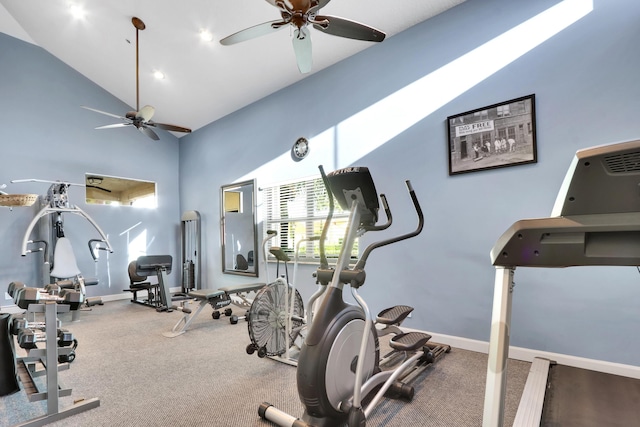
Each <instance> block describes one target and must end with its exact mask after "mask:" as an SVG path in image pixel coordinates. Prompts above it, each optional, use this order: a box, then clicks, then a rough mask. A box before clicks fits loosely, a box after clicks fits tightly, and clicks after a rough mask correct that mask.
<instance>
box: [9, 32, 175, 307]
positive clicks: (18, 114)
mask: <svg viewBox="0 0 640 427" xmlns="http://www.w3.org/2000/svg"><path fill="white" fill-rule="evenodd" d="M80 105H89V106H91V107H94V108H97V109H100V110H104V111H109V112H114V113H117V114H123V113H124V112H126V111H128V110H130V109H131V108H130V107H128V106H126V105H125V104H123V103H122V102H120V101H117V100H116V99H115V98H114V97H113V96H112V95H110V94H109V93H107V92H106V91H104V90H103V89H101V88H99V87H98V86H96V85H95V84H94V83H92V82H91V81H89V80H88V79H86V78H85V77H83V76H82V75H80V74H79V73H77V72H76V71H74V70H73V69H71V68H70V67H68V66H67V65H65V64H64V63H62V62H61V61H60V60H58V59H56V58H54V57H53V56H51V55H50V54H49V53H47V52H46V51H44V50H43V49H41V48H39V47H37V46H33V45H31V44H29V43H25V42H23V41H20V40H18V39H14V38H12V37H9V36H7V35H5V34H2V33H0V117H1V124H2V125H1V126H0V159H2V165H1V166H0V184H3V183H4V184H7V188H6V189H5V190H4V191H6V192H8V193H35V194H41V195H44V194H46V193H47V189H48V188H49V184H43V183H21V184H12V183H10V181H11V180H16V179H26V178H36V179H43V180H61V181H69V182H74V183H83V182H84V176H85V173H95V174H103V175H110V176H118V177H127V178H134V179H141V180H147V181H155V182H156V183H157V186H156V187H157V192H158V204H159V206H158V209H155V210H153V209H137V208H135V209H134V208H131V207H111V206H97V205H87V204H85V202H84V200H85V197H84V188H82V187H73V186H72V187H71V188H70V201H71V203H72V204H75V205H77V206H78V207H79V208H80V209H82V210H84V211H85V212H86V213H87V214H88V215H89V216H91V217H92V218H93V219H94V220H95V221H96V223H97V224H98V225H99V226H100V227H101V228H102V230H103V231H104V232H105V233H106V234H107V235H108V238H109V241H110V243H111V245H112V246H113V248H114V252H113V254H109V255H108V256H107V253H106V252H101V256H100V260H99V262H97V263H95V262H94V261H93V259H92V258H91V255H90V253H89V249H88V246H87V242H88V240H89V239H95V238H99V237H100V236H99V234H98V233H97V232H96V231H95V229H94V228H93V227H92V226H91V225H90V224H89V223H88V221H86V220H84V219H82V218H81V217H80V216H78V215H74V214H66V215H64V230H65V235H66V236H67V237H69V238H70V239H71V241H72V245H73V249H74V253H75V255H76V258H77V261H78V266H79V268H80V270H81V271H82V272H83V275H84V276H85V277H97V278H98V279H99V282H100V283H99V285H98V286H92V287H89V288H87V294H88V295H89V296H94V295H108V294H122V290H123V289H125V288H128V287H129V278H128V275H127V265H128V240H127V239H129V241H130V240H132V239H134V238H135V237H137V236H138V235H139V234H140V233H141V232H142V231H144V230H146V236H147V239H146V240H147V246H148V247H147V251H148V253H149V254H166V253H168V254H171V255H173V256H174V257H176V256H178V259H179V255H180V253H179V252H176V251H178V250H179V249H178V248H179V225H180V204H179V203H180V201H179V193H178V178H179V177H178V139H177V138H176V137H175V136H173V135H171V134H169V133H167V132H164V131H159V132H158V133H159V135H160V138H161V139H160V141H157V142H154V141H152V140H150V139H148V138H147V137H145V136H143V135H142V134H140V133H139V132H137V131H136V130H135V129H133V128H131V129H129V128H126V129H111V130H100V131H98V130H95V129H94V128H95V127H96V126H101V125H105V124H109V123H113V122H114V121H111V120H112V119H109V117H106V116H101V115H100V114H97V113H94V112H91V111H88V110H84V109H82V108H80ZM115 122H117V121H115ZM38 209H39V207H38V206H37V204H36V205H34V206H32V207H28V208H23V207H21V208H14V209H13V210H9V208H0V242H2V243H1V244H0V254H1V256H0V291H3V290H4V289H6V286H7V285H8V284H9V283H10V282H11V281H21V282H24V283H26V284H28V285H29V286H40V285H42V284H41V283H40V282H41V281H42V280H41V279H40V278H41V277H42V276H41V273H40V272H39V271H40V266H41V264H42V256H41V255H39V254H32V255H27V256H26V257H22V256H20V252H21V251H20V248H21V245H22V240H23V237H24V234H25V231H26V229H27V226H28V225H29V223H30V222H31V220H32V218H33V217H34V215H35V214H36V212H37V210H38ZM138 223H140V224H139V225H138V226H137V227H136V228H134V229H133V230H132V231H131V232H130V233H129V234H128V235H127V234H126V233H125V234H122V233H123V232H124V231H125V230H127V229H129V228H131V227H132V226H134V225H136V224H138ZM34 237H35V233H34V234H32V235H31V238H34ZM178 271H179V270H178ZM170 280H171V283H172V286H177V283H179V276H178V275H176V274H173V275H172V276H170Z"/></svg>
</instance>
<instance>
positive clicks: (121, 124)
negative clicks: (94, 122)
mask: <svg viewBox="0 0 640 427" xmlns="http://www.w3.org/2000/svg"><path fill="white" fill-rule="evenodd" d="M132 124H133V123H116V124H114V125H105V126H98V127H97V128H96V129H114V128H122V127H125V126H131V125H132Z"/></svg>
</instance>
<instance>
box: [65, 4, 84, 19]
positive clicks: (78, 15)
mask: <svg viewBox="0 0 640 427" xmlns="http://www.w3.org/2000/svg"><path fill="white" fill-rule="evenodd" d="M69 13H71V16H73V17H74V18H75V19H78V20H82V19H84V18H85V17H86V16H87V11H86V10H84V8H83V7H82V6H81V5H79V4H71V5H69Z"/></svg>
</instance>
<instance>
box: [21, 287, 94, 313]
mask: <svg viewBox="0 0 640 427" xmlns="http://www.w3.org/2000/svg"><path fill="white" fill-rule="evenodd" d="M13 299H14V301H15V303H16V305H17V306H18V307H20V308H22V309H25V310H26V309H27V308H28V307H29V304H39V303H40V302H43V301H56V302H57V303H59V304H69V305H70V306H71V310H77V309H78V308H79V307H80V305H81V304H82V294H81V293H80V292H77V291H70V290H66V289H63V290H61V291H60V294H59V295H48V294H45V293H42V292H40V290H39V289H38V288H26V287H25V288H20V289H16V290H15V291H14V297H13Z"/></svg>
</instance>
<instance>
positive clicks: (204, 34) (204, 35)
mask: <svg viewBox="0 0 640 427" xmlns="http://www.w3.org/2000/svg"><path fill="white" fill-rule="evenodd" d="M200 38H201V39H202V40H203V41H205V42H210V41H211V40H213V34H212V33H211V31H209V30H206V29H202V30H200Z"/></svg>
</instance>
